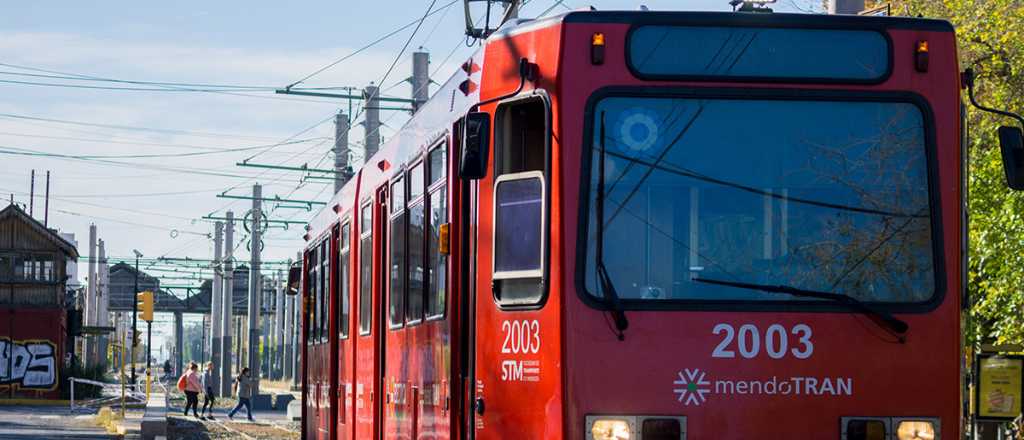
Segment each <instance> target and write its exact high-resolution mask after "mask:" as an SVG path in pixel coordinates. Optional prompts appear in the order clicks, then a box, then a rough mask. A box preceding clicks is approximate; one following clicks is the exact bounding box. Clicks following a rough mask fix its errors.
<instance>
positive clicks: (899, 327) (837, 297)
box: [693, 278, 910, 335]
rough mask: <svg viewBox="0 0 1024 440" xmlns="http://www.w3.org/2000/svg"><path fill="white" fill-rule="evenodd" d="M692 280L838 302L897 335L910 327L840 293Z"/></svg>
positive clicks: (712, 280)
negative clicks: (870, 318) (874, 320)
mask: <svg viewBox="0 0 1024 440" xmlns="http://www.w3.org/2000/svg"><path fill="white" fill-rule="evenodd" d="M693 280H694V281H696V282H698V283H706V284H717V285H720V286H729V287H736V288H739V289H750V290H760V291H762V292H769V293H785V294H789V295H793V296H798V297H804V298H820V299H828V300H832V301H835V302H838V303H840V304H845V305H847V306H848V307H850V308H853V309H856V310H858V311H860V312H861V313H864V314H866V315H868V316H871V317H874V318H876V321H877V322H879V323H881V324H882V325H884V326H885V327H887V328H888V329H889V330H892V331H893V332H895V333H897V334H899V335H902V334H904V333H906V332H907V330H908V329H909V328H910V326H909V325H907V323H906V322H905V321H903V320H901V319H899V318H897V317H895V316H892V315H891V314H890V313H889V312H886V311H884V310H879V309H877V308H875V307H872V306H871V305H870V304H868V303H865V302H863V301H861V300H859V299H857V298H854V297H852V296H849V295H843V294H841V293H834V292H823V291H817V290H806V289H801V288H798V287H792V286H781V285H779V286H772V285H768V284H753V283H741V282H738V281H725V280H715V279H710V278H694V279H693Z"/></svg>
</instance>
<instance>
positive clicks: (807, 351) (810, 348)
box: [711, 324, 814, 359]
mask: <svg viewBox="0 0 1024 440" xmlns="http://www.w3.org/2000/svg"><path fill="white" fill-rule="evenodd" d="M711 333H713V334H716V335H722V340H721V341H720V342H719V343H718V345H717V346H715V350H714V351H713V352H711V357H715V358H734V357H736V351H734V350H733V346H734V342H735V347H736V348H737V349H738V350H739V353H740V356H742V357H744V358H747V359H752V358H754V357H756V356H757V355H758V354H759V353H760V352H761V347H762V344H761V340H762V337H761V331H760V330H759V329H758V328H757V326H755V325H753V324H744V325H741V326H740V330H739V332H737V331H736V329H735V328H734V327H733V326H732V325H730V324H718V325H716V326H715V328H714V329H712V330H711ZM763 346H764V352H765V353H767V354H768V357H770V358H772V359H782V358H784V357H786V355H787V354H789V355H791V356H793V357H795V358H797V359H807V358H809V357H811V355H812V354H814V343H813V342H811V327H809V326H808V325H807V324H797V325H794V326H793V327H792V328H790V329H788V331H787V329H786V328H785V327H783V326H782V325H780V324H772V325H770V326H768V330H767V331H765V332H764V344H763Z"/></svg>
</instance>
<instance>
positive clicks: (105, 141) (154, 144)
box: [0, 131, 329, 152]
mask: <svg viewBox="0 0 1024 440" xmlns="http://www.w3.org/2000/svg"><path fill="white" fill-rule="evenodd" d="M0 135H3V136H18V137H29V138H38V139H54V140H68V141H77V142H94V143H102V144H122V145H132V146H150V147H170V148H191V149H196V150H207V151H223V152H230V151H244V150H238V148H243V149H248V148H252V149H256V148H264V147H266V146H267V145H260V146H255V147H211V146H205V145H192V144H172V143H162V142H145V141H131V142H129V141H115V140H108V139H90V138H81V137H74V136H50V135H42V134H32V133H14V132H9V131H0ZM322 139H329V138H324V137H318V138H307V139H302V140H298V141H295V142H292V143H302V142H309V141H316V140H322Z"/></svg>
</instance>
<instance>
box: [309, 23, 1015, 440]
mask: <svg viewBox="0 0 1024 440" xmlns="http://www.w3.org/2000/svg"><path fill="white" fill-rule="evenodd" d="M960 91H961V74H960V72H959V70H958V64H957V55H956V45H955V41H954V33H953V29H952V27H951V25H950V24H948V23H946V22H943V21H935V20H926V19H913V18H892V17H856V16H821V15H789V14H744V13H696V12H685V13H683V12H649V11H637V12H598V11H580V12H571V13H568V14H565V15H561V16H558V17H554V18H550V19H543V20H536V21H520V22H518V23H510V24H509V25H508V26H504V27H503V28H502V29H500V30H499V31H497V32H496V33H495V34H493V35H492V36H490V37H489V38H488V39H487V40H486V42H485V44H484V45H483V47H482V48H481V50H480V51H479V52H478V53H477V54H476V55H474V56H473V57H472V58H471V59H470V60H468V61H466V63H465V64H464V65H463V66H462V69H461V70H460V71H459V72H458V73H457V74H456V75H454V76H453V77H452V78H451V79H450V80H448V81H447V83H446V84H444V85H443V87H441V89H440V90H439V91H438V92H437V93H436V94H435V95H434V97H433V99H431V100H430V101H429V102H428V103H427V104H426V105H425V106H424V107H422V109H421V110H420V111H419V112H418V113H417V114H416V115H415V116H414V117H413V118H412V119H411V120H410V122H409V123H408V124H407V125H406V126H405V127H403V128H402V129H401V131H400V132H399V133H398V134H397V135H395V136H394V137H393V138H392V139H391V140H390V141H389V142H388V143H387V144H386V145H385V146H384V147H383V148H382V149H381V150H380V151H379V152H378V153H377V154H376V155H374V156H373V157H371V158H369V159H368V160H367V162H366V165H365V166H364V167H363V168H362V169H361V170H359V171H358V172H357V173H356V175H355V176H354V178H353V179H352V180H351V181H350V182H348V183H347V184H346V185H345V187H344V188H343V189H342V190H341V191H340V192H338V193H337V194H336V195H335V196H334V198H333V199H332V201H331V202H330V203H329V204H328V209H324V210H323V211H322V212H320V213H318V214H317V215H316V216H315V218H313V219H312V220H311V222H310V224H309V228H310V230H309V234H308V235H307V236H306V239H307V241H308V246H307V247H306V249H305V256H304V262H303V267H302V280H303V282H302V286H303V287H302V289H301V293H302V294H303V295H304V298H305V301H304V302H303V303H304V305H305V309H304V310H305V319H304V330H303V336H304V339H305V346H304V348H303V351H302V365H303V380H302V387H303V402H304V407H303V408H304V418H303V436H304V438H307V439H330V440H334V439H353V438H357V439H377V438H387V439H444V438H456V439H466V438H479V439H513V438H537V439H556V438H572V439H584V438H586V439H600V440H605V439H619V440H621V439H637V438H639V439H644V440H654V439H687V440H694V439H739V438H766V439H782V438H787V439H818V438H822V439H897V438H898V439H913V438H921V439H930V438H947V439H951V438H959V437H960V434H961V432H962V412H963V401H964V399H963V393H964V387H963V377H964V375H963V373H964V371H963V367H962V359H963V354H962V352H961V316H962V308H963V305H964V304H965V302H966V300H965V298H964V295H965V290H964V288H963V286H964V270H965V260H964V258H963V256H964V255H965V251H964V249H965V248H964V246H965V238H964V231H965V229H964V228H965V221H964V218H965V217H964V214H965V212H964V209H963V208H964V203H963V181H964V180H963V169H962V166H963V156H964V154H963V151H962V148H963V146H964V144H963V140H962V138H961V136H962V133H963V130H962V117H963V115H964V113H963V111H964V110H963V109H964V107H963V106H962V103H961V95H960ZM1008 130H1010V129H1008ZM1007 133H1008V135H1007V136H1008V139H1009V141H1008V142H1010V144H1011V145H1010V146H1011V147H1012V146H1013V145H1012V143H1013V142H1014V141H1015V139H1016V141H1019V137H1020V136H1019V133H1020V131H1019V130H1017V131H1015V132H1012V130H1011V131H1008V132H1007ZM1001 134H1002V132H1001ZM1014 134H1015V135H1016V137H1015V138H1014V137H1013V136H1010V135H1014ZM1013 151H1016V150H1012V151H1011V154H1017V153H1014V152H1013ZM1011 168H1012V167H1011ZM1011 168H1008V171H1007V172H1008V177H1012V176H1010V173H1011V172H1017V171H1018V170H1017V169H1011ZM1014 179H1016V178H1015V177H1014ZM1011 183H1012V182H1011Z"/></svg>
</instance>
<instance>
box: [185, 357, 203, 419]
mask: <svg viewBox="0 0 1024 440" xmlns="http://www.w3.org/2000/svg"><path fill="white" fill-rule="evenodd" d="M182 377H183V378H184V379H185V415H186V416H187V415H188V409H189V407H191V408H192V414H193V415H194V416H195V417H196V418H199V392H200V391H202V390H203V384H202V379H200V376H199V365H196V363H195V362H191V363H189V368H188V371H186V372H185V374H184V375H183V376H182Z"/></svg>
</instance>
